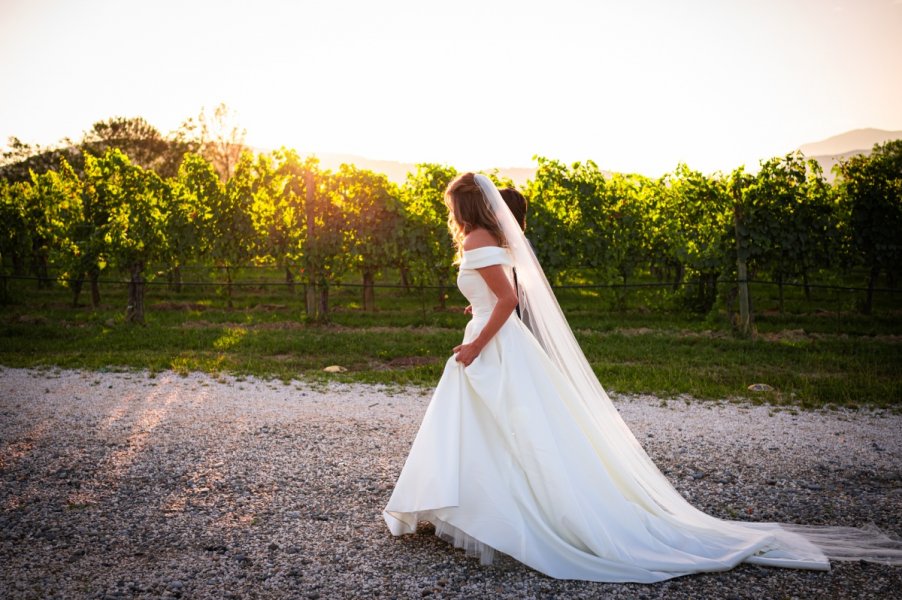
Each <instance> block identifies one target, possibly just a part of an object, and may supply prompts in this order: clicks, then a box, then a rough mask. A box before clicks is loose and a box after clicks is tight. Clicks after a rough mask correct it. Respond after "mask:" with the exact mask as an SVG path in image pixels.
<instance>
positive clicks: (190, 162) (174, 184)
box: [163, 153, 224, 292]
mask: <svg viewBox="0 0 902 600" xmlns="http://www.w3.org/2000/svg"><path fill="white" fill-rule="evenodd" d="M169 189H170V192H169V193H168V194H164V196H163V201H164V202H165V203H166V206H165V207H164V209H163V213H164V215H165V223H164V224H163V229H164V231H165V238H166V242H167V243H166V250H167V252H166V256H165V257H164V260H165V261H166V262H167V264H168V267H169V281H170V283H171V286H172V288H173V289H174V290H175V291H177V292H180V291H181V281H182V276H181V267H182V265H183V264H185V263H186V262H187V261H189V260H190V259H192V258H200V257H201V256H204V255H205V254H206V253H207V252H208V249H209V244H210V240H209V239H208V237H207V236H206V232H207V230H208V229H209V227H210V223H211V222H212V221H213V210H212V207H213V206H218V205H219V204H220V200H219V197H220V196H221V195H222V194H223V193H224V191H223V186H222V183H221V182H220V181H219V175H218V174H217V173H216V170H215V169H214V168H213V165H211V164H210V163H209V162H207V161H206V160H205V159H204V158H203V157H202V156H199V155H197V154H192V153H189V154H186V155H185V157H184V160H183V161H182V164H181V165H180V166H179V170H178V175H177V177H175V178H174V179H171V180H170V181H169Z"/></svg>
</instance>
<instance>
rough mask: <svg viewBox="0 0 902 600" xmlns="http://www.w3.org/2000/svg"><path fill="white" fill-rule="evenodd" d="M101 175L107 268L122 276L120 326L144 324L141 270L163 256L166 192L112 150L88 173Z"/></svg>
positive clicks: (161, 183)
mask: <svg viewBox="0 0 902 600" xmlns="http://www.w3.org/2000/svg"><path fill="white" fill-rule="evenodd" d="M95 168H96V169H97V170H98V171H100V173H102V181H103V186H104V193H105V194H107V195H108V202H109V207H110V217H109V226H108V227H107V228H106V235H105V238H106V240H107V241H108V249H107V252H108V254H109V257H110V260H111V262H112V264H113V265H114V266H116V267H118V268H119V269H121V270H123V271H125V272H127V273H128V304H127V306H126V310H125V322H126V323H132V324H143V323H144V293H145V288H146V280H145V277H144V270H145V268H146V266H147V264H148V263H150V262H151V261H153V260H157V259H159V258H162V257H163V256H165V255H166V241H167V240H166V235H165V230H164V224H165V221H166V219H165V213H164V210H165V207H166V206H167V204H169V203H168V202H167V201H166V200H165V197H166V196H167V195H168V194H169V193H170V190H169V187H168V186H167V185H166V184H165V183H164V181H163V180H162V179H160V177H159V176H158V175H157V174H156V173H154V172H153V171H150V170H148V171H145V170H144V169H142V168H141V167H139V166H137V165H133V164H131V162H130V161H129V159H128V157H127V156H125V154H123V153H122V152H121V151H120V150H118V149H116V148H114V149H111V150H108V151H107V152H106V154H105V155H104V156H103V157H101V158H99V159H97V161H96V163H94V164H93V165H92V169H95Z"/></svg>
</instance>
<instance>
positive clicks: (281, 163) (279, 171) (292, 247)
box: [261, 148, 319, 317]
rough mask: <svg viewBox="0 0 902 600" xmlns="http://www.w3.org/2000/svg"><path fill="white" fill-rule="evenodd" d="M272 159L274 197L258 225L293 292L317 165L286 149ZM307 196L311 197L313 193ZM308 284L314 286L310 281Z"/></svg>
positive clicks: (300, 261)
mask: <svg viewBox="0 0 902 600" xmlns="http://www.w3.org/2000/svg"><path fill="white" fill-rule="evenodd" d="M274 156H275V159H276V167H275V174H274V175H275V182H276V187H275V188H274V192H275V195H274V196H273V197H272V198H271V205H270V207H269V212H268V216H267V218H265V219H262V221H261V224H262V227H263V231H262V232H261V235H262V237H263V240H264V243H266V244H267V248H268V252H269V254H270V256H272V257H273V259H274V260H275V261H276V264H279V265H281V266H282V267H283V268H284V269H285V281H286V283H288V285H289V288H290V289H291V290H292V291H293V289H294V277H295V276H294V274H295V271H297V270H298V269H300V268H301V266H302V264H303V254H304V248H305V246H306V242H307V227H306V208H307V207H306V203H307V181H308V179H313V178H314V177H315V176H316V174H317V172H318V164H319V161H318V160H317V159H316V158H313V157H308V158H306V159H301V157H300V156H299V155H298V153H297V151H295V150H288V149H286V148H282V149H280V150H278V151H276V152H275V153H274ZM310 192H311V197H312V196H313V192H314V190H313V189H311V190H310ZM308 283H309V285H311V286H313V285H315V282H313V281H311V282H308ZM312 296H313V294H312V293H311V308H313V305H314V304H315V303H314V302H313V301H312V300H313V298H312ZM313 312H314V313H315V310H314V311H313ZM312 316H313V315H311V317H312Z"/></svg>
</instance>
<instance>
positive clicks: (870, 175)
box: [838, 140, 902, 314]
mask: <svg viewBox="0 0 902 600" xmlns="http://www.w3.org/2000/svg"><path fill="white" fill-rule="evenodd" d="M838 171H839V175H840V177H841V181H840V183H839V186H840V190H841V194H842V195H841V198H842V200H841V201H842V203H843V207H844V211H845V213H846V214H847V215H848V222H849V232H850V235H851V245H852V248H853V249H854V250H855V252H856V254H857V259H858V262H859V263H860V264H861V265H862V266H864V267H865V268H866V269H867V270H868V292H867V297H866V299H865V302H864V304H863V306H862V312H863V313H864V314H870V313H871V311H872V309H873V301H874V288H875V287H876V283H877V278H878V277H879V275H880V273H881V271H882V272H884V273H886V274H887V277H888V278H889V279H890V281H891V282H893V283H894V282H895V278H896V277H897V276H898V275H899V274H902V244H900V242H899V235H900V234H899V232H900V231H902V140H895V141H890V142H886V143H885V144H883V145H880V144H877V145H875V146H874V149H873V151H872V152H871V154H870V155H869V156H865V155H857V156H853V157H852V158H850V159H848V160H846V161H843V162H841V163H840V164H839V165H838Z"/></svg>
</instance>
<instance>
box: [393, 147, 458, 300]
mask: <svg viewBox="0 0 902 600" xmlns="http://www.w3.org/2000/svg"><path fill="white" fill-rule="evenodd" d="M456 176H457V171H456V170H455V169H454V168H453V167H447V166H444V165H439V164H434V163H420V164H418V165H417V170H416V172H413V173H408V174H407V179H406V180H405V181H404V184H403V185H402V186H401V191H400V193H401V202H402V203H403V205H404V207H405V209H406V212H407V214H408V215H409V220H408V221H406V224H405V229H404V232H403V238H404V240H405V241H404V247H405V250H404V251H402V252H401V253H400V254H399V257H398V262H399V268H400V269H401V273H402V277H404V274H405V273H410V274H411V275H412V276H413V278H415V279H417V280H419V281H434V282H435V283H437V284H438V287H439V296H438V301H439V305H440V306H441V307H442V308H445V300H446V299H447V293H446V291H445V290H446V287H447V286H448V284H449V282H450V281H451V278H452V274H453V271H454V257H455V254H456V248H455V247H454V241H453V240H452V238H451V233H450V232H449V231H448V208H447V207H446V206H445V200H444V196H445V189H446V188H447V187H448V184H450V183H451V181H452V180H453V179H454V178H455V177H456Z"/></svg>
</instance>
